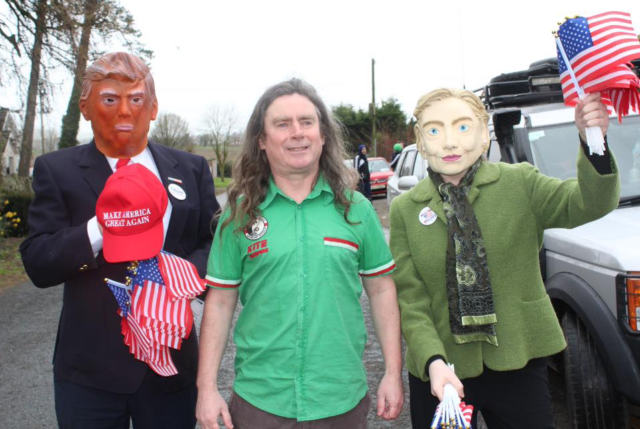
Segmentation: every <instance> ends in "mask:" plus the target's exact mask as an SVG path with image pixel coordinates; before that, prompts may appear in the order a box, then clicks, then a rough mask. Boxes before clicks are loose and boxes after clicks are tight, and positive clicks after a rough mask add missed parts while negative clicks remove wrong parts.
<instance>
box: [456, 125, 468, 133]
mask: <svg viewBox="0 0 640 429" xmlns="http://www.w3.org/2000/svg"><path fill="white" fill-rule="evenodd" d="M458 130H460V132H461V133H466V132H467V131H469V125H464V124H463V125H460V128H458Z"/></svg>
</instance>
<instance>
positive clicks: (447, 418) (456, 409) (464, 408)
mask: <svg viewBox="0 0 640 429" xmlns="http://www.w3.org/2000/svg"><path fill="white" fill-rule="evenodd" d="M449 367H450V368H451V369H453V365H449ZM472 415H473V405H467V404H465V403H464V402H462V401H461V400H460V397H459V396H458V392H457V391H456V389H455V387H453V386H452V385H451V384H445V386H444V396H443V398H442V401H441V402H440V404H439V405H438V408H436V413H435V415H434V416H433V421H432V422H431V429H472V428H471V416H472Z"/></svg>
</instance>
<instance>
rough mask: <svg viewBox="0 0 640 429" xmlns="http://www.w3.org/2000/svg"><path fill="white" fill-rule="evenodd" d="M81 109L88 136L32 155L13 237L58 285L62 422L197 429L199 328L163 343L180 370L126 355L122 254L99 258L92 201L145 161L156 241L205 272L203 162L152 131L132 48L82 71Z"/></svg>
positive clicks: (46, 282) (210, 197)
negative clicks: (23, 229)
mask: <svg viewBox="0 0 640 429" xmlns="http://www.w3.org/2000/svg"><path fill="white" fill-rule="evenodd" d="M80 110H81V112H82V114H83V116H84V118H85V119H86V120H88V121H90V122H91V127H92V130H93V134H94V138H93V140H92V141H91V142H90V143H89V144H85V145H79V146H76V147H73V148H70V149H65V150H60V151H56V152H52V153H49V154H46V155H43V156H40V157H38V158H37V159H36V161H35V166H34V179H33V189H34V191H35V198H34V200H33V202H32V204H31V206H30V208H29V219H28V221H29V227H30V233H29V236H28V237H27V239H26V240H25V241H24V242H23V243H22V245H21V247H20V251H21V254H22V260H23V263H24V266H25V269H26V272H27V274H28V275H29V277H30V278H31V280H32V281H33V283H34V285H36V286H37V287H39V288H47V287H52V286H56V285H60V284H63V285H64V295H63V309H62V314H61V317H60V325H59V328H58V335H57V339H56V346H55V351H54V358H53V370H54V390H55V404H56V405H55V406H56V414H57V418H58V424H59V426H60V427H61V428H72V427H73V428H75V427H82V428H99V427H100V428H102V427H108V428H128V427H129V425H130V423H131V422H132V423H133V425H134V427H136V428H172V429H173V428H193V427H194V426H195V423H196V421H195V403H196V388H195V377H196V371H197V356H198V345H197V338H196V336H195V335H191V336H190V337H189V338H188V339H185V340H184V341H183V342H182V346H181V348H180V350H172V351H171V357H172V360H173V362H174V364H175V367H176V369H177V372H178V374H177V375H172V376H166V377H163V376H161V375H159V374H157V373H155V372H154V371H152V370H151V369H150V368H149V366H148V365H147V364H146V363H144V362H142V361H140V360H136V359H135V357H134V356H133V355H132V354H131V353H129V350H128V348H127V347H126V346H125V344H124V342H123V336H122V332H121V317H120V316H119V315H118V313H117V311H118V303H117V302H116V300H115V299H114V296H113V294H112V292H111V291H110V290H109V288H108V287H107V286H106V285H105V282H104V279H105V278H109V279H112V280H114V281H117V282H122V283H124V282H125V275H126V272H127V271H126V268H127V264H126V263H109V262H108V261H107V260H105V257H104V254H103V244H102V240H103V231H102V225H101V224H100V223H99V222H98V220H97V218H96V202H97V200H98V198H99V196H100V195H101V193H102V190H103V188H104V186H105V183H106V181H107V179H108V178H109V176H111V174H113V173H114V172H115V171H116V169H118V168H121V167H122V166H126V165H130V164H141V165H142V166H144V167H146V168H147V169H148V170H149V171H150V172H151V173H153V175H155V177H157V179H158V180H159V181H160V182H161V183H162V187H163V188H164V189H165V190H166V191H167V195H168V203H167V205H166V208H165V209H164V213H161V214H160V216H161V218H162V226H163V230H164V231H163V232H164V234H163V236H164V237H163V244H162V249H164V250H166V251H167V252H170V253H172V254H174V255H176V256H179V257H181V258H184V259H186V260H188V261H190V262H191V263H193V264H194V265H195V267H196V268H197V270H198V272H199V274H200V276H204V274H205V268H206V261H207V257H208V254H209V248H210V245H211V240H212V233H211V230H212V229H211V222H212V219H213V215H214V213H215V212H216V211H217V210H218V208H219V206H218V203H217V201H216V197H215V192H214V187H213V179H212V177H211V172H210V170H209V167H208V164H207V162H206V161H205V159H204V158H202V157H200V156H196V155H192V154H189V153H186V152H182V151H178V150H174V149H171V148H168V147H165V146H161V145H158V144H155V143H153V142H151V141H149V140H148V137H147V134H148V132H149V127H150V123H151V121H153V120H154V119H155V118H156V115H157V113H158V100H157V98H156V94H155V85H154V81H153V77H152V75H151V72H150V70H149V68H148V66H147V65H146V64H145V63H144V62H143V61H142V60H141V59H140V58H138V57H136V56H134V55H131V54H128V53H122V52H118V53H110V54H107V55H104V56H103V57H101V58H99V59H98V60H97V61H96V62H95V63H94V64H92V65H91V66H90V67H89V68H88V69H87V71H86V73H85V76H84V80H83V85H82V94H81V97H80ZM214 227H215V226H214Z"/></svg>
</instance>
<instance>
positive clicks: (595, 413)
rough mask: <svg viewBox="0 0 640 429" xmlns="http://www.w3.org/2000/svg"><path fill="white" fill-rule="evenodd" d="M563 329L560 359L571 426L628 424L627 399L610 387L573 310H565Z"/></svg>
mask: <svg viewBox="0 0 640 429" xmlns="http://www.w3.org/2000/svg"><path fill="white" fill-rule="evenodd" d="M562 330H563V331H564V335H565V338H566V339H567V348H566V349H565V351H564V353H563V361H564V381H565V388H566V393H567V408H568V413H569V424H570V425H571V426H570V427H572V428H576V429H578V428H580V429H582V428H585V429H605V428H621V427H628V425H629V411H628V404H627V400H626V398H625V397H624V396H623V395H621V394H619V393H618V392H617V391H616V389H615V387H614V386H613V383H612V382H611V379H610V378H609V375H608V374H607V368H606V367H605V365H604V361H603V360H602V358H601V357H600V354H599V353H598V350H597V348H596V344H595V342H594V340H593V338H592V337H591V335H589V332H588V331H587V327H586V326H585V325H584V323H582V321H581V320H580V318H579V317H578V316H577V315H576V314H575V313H574V312H572V311H567V313H566V314H565V315H564V317H563V318H562Z"/></svg>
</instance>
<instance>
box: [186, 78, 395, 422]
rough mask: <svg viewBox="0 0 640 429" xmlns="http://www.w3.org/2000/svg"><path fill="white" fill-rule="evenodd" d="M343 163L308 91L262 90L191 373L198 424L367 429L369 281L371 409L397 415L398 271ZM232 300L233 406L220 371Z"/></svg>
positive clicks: (225, 220)
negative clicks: (220, 383)
mask: <svg viewBox="0 0 640 429" xmlns="http://www.w3.org/2000/svg"><path fill="white" fill-rule="evenodd" d="M344 158H345V156H344V146H343V140H342V137H341V130H340V128H339V125H338V124H337V122H336V121H335V119H334V118H333V117H332V116H331V114H330V113H329V111H328V109H327V108H326V106H325V104H324V103H323V102H322V100H321V99H320V97H319V96H318V94H317V93H316V91H315V89H314V88H313V87H311V86H310V85H309V84H307V83H305V82H303V81H301V80H299V79H292V80H289V81H286V82H282V83H280V84H277V85H275V86H273V87H271V88H269V89H268V90H267V91H266V92H265V93H264V94H263V95H262V97H261V98H260V100H259V101H258V103H257V105H256V106H255V109H254V111H253V114H252V116H251V118H250V120H249V124H248V126H247V131H246V137H245V141H244V144H243V147H242V150H241V153H240V156H239V158H238V160H237V161H236V164H235V167H234V169H233V176H234V182H233V185H232V187H231V189H230V191H229V207H228V208H227V210H225V212H224V213H223V215H222V217H221V219H220V222H219V226H218V231H217V233H216V238H215V240H214V242H213V245H212V247H211V254H210V257H209V266H208V270H207V277H206V278H207V282H208V284H209V286H210V287H211V289H210V290H209V294H208V297H207V302H206V304H207V305H206V306H205V314H204V318H203V322H202V332H201V353H200V359H199V361H200V367H199V370H198V390H199V393H198V405H197V417H198V421H199V422H200V424H201V425H202V427H203V429H209V428H215V429H217V428H219V426H218V418H219V417H221V418H222V420H223V421H224V423H225V424H226V425H227V427H236V428H256V429H257V428H259V429H270V428H274V429H275V428H298V427H303V424H307V423H308V422H312V425H313V427H314V428H316V427H317V428H329V427H331V428H349V429H357V428H365V427H366V425H367V413H368V409H369V407H370V402H371V399H370V398H369V395H368V393H367V380H366V374H365V369H364V365H363V364H362V355H363V353H364V346H365V343H366V329H365V325H364V319H363V314H362V309H361V307H360V296H361V294H362V286H363V285H364V289H365V291H366V292H367V295H368V297H369V300H370V302H371V311H372V315H373V320H374V323H375V327H376V332H377V336H378V338H379V340H380V344H381V348H382V353H383V356H384V360H385V368H386V371H385V375H384V377H383V378H382V381H381V383H380V386H379V388H378V395H377V397H378V400H377V413H378V415H379V416H381V417H383V418H385V419H394V418H396V417H397V416H398V414H399V413H400V410H401V407H402V402H403V393H402V381H401V377H400V373H401V367H402V363H401V348H400V327H399V312H398V304H397V298H396V291H395V286H394V284H393V280H392V279H391V277H389V276H388V274H389V273H391V271H393V269H394V268H395V263H394V261H393V259H392V257H391V254H390V252H389V249H388V247H387V244H386V243H385V240H384V234H383V232H382V228H381V226H380V223H379V221H378V219H377V216H376V214H375V211H374V210H373V206H372V205H371V203H370V202H369V201H368V200H366V199H365V198H364V197H363V196H362V194H360V193H358V192H354V191H351V190H350V185H351V184H352V183H353V177H352V176H351V175H352V174H353V173H351V172H350V171H349V169H348V168H347V167H346V166H345V165H344V163H343V159H344ZM361 279H362V281H361ZM238 296H240V300H241V302H242V304H243V309H242V311H241V313H240V315H239V317H238V321H237V323H236V328H235V333H234V340H235V343H236V345H237V356H236V362H235V373H236V379H235V383H234V393H233V396H232V398H231V401H230V405H229V406H227V403H226V402H225V400H224V399H223V398H222V396H221V395H220V393H219V392H218V388H217V373H218V369H219V368H220V362H221V360H222V356H223V353H224V349H225V345H226V342H227V338H228V335H229V330H230V325H231V320H232V317H233V313H234V310H235V307H236V304H237V300H238ZM303 422H304V423H303ZM304 427H307V426H304Z"/></svg>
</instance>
